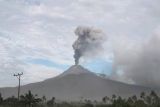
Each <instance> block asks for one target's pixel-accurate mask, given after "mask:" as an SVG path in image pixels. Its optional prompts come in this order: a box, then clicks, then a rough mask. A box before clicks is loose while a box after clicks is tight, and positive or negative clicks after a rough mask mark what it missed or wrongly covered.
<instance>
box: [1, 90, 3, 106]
mask: <svg viewBox="0 0 160 107" xmlns="http://www.w3.org/2000/svg"><path fill="white" fill-rule="evenodd" d="M2 103H3V97H2V94H1V93H0V105H1V104H2Z"/></svg>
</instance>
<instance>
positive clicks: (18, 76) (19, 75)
mask: <svg viewBox="0 0 160 107" xmlns="http://www.w3.org/2000/svg"><path fill="white" fill-rule="evenodd" d="M22 75H23V72H22V73H18V74H14V75H13V76H15V77H17V78H18V81H19V85H18V100H19V95H20V85H21V76H22Z"/></svg>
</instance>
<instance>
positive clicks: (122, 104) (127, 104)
mask: <svg viewBox="0 0 160 107" xmlns="http://www.w3.org/2000/svg"><path fill="white" fill-rule="evenodd" d="M0 107H160V97H159V96H158V95H157V94H156V93H155V92H154V91H151V92H150V93H149V94H146V93H145V92H142V93H141V94H140V96H138V97H137V96H136V95H134V96H131V97H129V98H127V99H124V98H122V97H120V96H116V95H112V97H111V98H109V97H108V96H105V97H103V98H102V101H90V100H87V99H85V100H83V101H79V102H60V101H57V100H56V98H55V97H53V98H52V99H50V100H48V101H47V99H46V97H45V96H43V97H42V98H39V97H38V95H33V94H32V92H31V91H28V93H26V94H24V95H21V96H20V100H19V101H18V99H17V98H16V97H14V96H12V97H9V98H6V99H3V97H2V95H1V94H0Z"/></svg>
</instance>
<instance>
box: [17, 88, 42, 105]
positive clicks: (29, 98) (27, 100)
mask: <svg viewBox="0 0 160 107" xmlns="http://www.w3.org/2000/svg"><path fill="white" fill-rule="evenodd" d="M41 101H42V99H40V98H37V95H33V94H32V93H31V91H30V90H29V91H28V93H26V94H25V95H21V96H20V102H21V103H23V104H25V106H27V105H28V106H29V107H32V106H33V105H37V104H38V103H39V102H41Z"/></svg>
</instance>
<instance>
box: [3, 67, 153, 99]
mask: <svg viewBox="0 0 160 107" xmlns="http://www.w3.org/2000/svg"><path fill="white" fill-rule="evenodd" d="M28 90H31V91H32V92H33V93H35V94H38V95H39V96H43V95H45V96H46V97H47V98H51V97H53V96H54V97H56V99H60V100H80V99H81V98H86V99H90V100H101V99H102V97H104V96H106V95H107V96H111V95H113V94H116V95H121V96H123V97H126V96H131V95H134V94H138V95H139V94H140V92H142V91H149V90H150V89H148V88H145V87H141V86H135V85H128V84H124V83H120V82H116V81H112V80H109V79H104V78H101V77H99V76H97V75H95V74H94V73H92V72H90V71H88V70H87V69H85V68H83V67H82V66H79V65H78V66H72V67H71V68H69V69H68V70H67V71H65V72H64V73H62V74H61V75H59V76H57V77H55V78H51V79H48V80H45V81H43V82H39V83H33V84H28V85H24V86H22V87H21V93H22V94H23V93H26V92H27V91H28ZM0 92H1V93H2V95H3V96H4V97H9V96H12V95H16V93H17V88H3V89H0Z"/></svg>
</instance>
